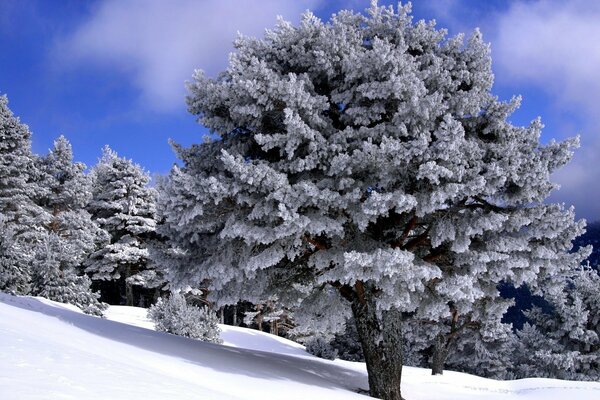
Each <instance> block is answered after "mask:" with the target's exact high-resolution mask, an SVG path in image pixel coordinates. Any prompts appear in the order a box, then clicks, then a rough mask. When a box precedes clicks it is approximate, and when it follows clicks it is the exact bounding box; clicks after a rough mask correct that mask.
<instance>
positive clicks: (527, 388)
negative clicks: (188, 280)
mask: <svg viewBox="0 0 600 400" xmlns="http://www.w3.org/2000/svg"><path fill="white" fill-rule="evenodd" d="M107 317H108V319H100V318H97V317H92V316H88V315H85V314H82V313H81V312H80V311H79V310H78V309H76V308H75V307H73V306H69V305H64V304H59V303H55V302H52V301H49V300H45V299H42V298H32V297H15V296H10V295H6V294H0V398H2V399H15V400H25V399H39V400H41V399H90V400H93V399H109V398H110V399H132V398H143V399H149V400H152V399H157V400H158V399H161V400H165V399H178V400H179V399H219V400H221V399H222V400H230V399H237V400H239V399H244V400H253V399H256V400H258V399H265V398H269V399H277V398H286V399H303V400H304V399H353V398H363V399H365V398H368V397H367V396H365V395H362V394H360V393H358V392H359V391H361V390H365V389H366V388H367V374H366V370H365V367H364V364H362V363H351V362H345V361H340V360H336V361H326V360H321V359H318V358H315V357H313V356H311V355H309V354H308V353H306V352H305V351H304V349H303V347H302V346H301V345H299V344H297V343H294V342H291V341H288V340H285V339H283V338H279V337H276V336H272V335H269V334H266V333H262V332H257V331H252V330H248V329H243V328H235V327H227V326H223V327H222V328H223V334H222V337H223V339H224V345H215V344H210V343H204V342H200V341H196V340H192V339H187V338H182V337H177V336H173V335H169V334H165V333H159V332H155V331H153V330H151V328H152V324H151V323H150V322H149V321H148V320H147V319H146V317H145V310H144V309H139V308H135V307H111V308H110V309H109V310H108V313H107ZM119 321H120V322H119ZM404 371H405V373H404V377H403V394H404V396H405V397H406V398H407V399H409V400H433V399H436V400H457V399H461V400H464V399H475V398H476V399H485V400H492V399H516V398H518V399H520V400H523V399H524V400H534V399H544V400H551V399H564V398H569V397H570V398H577V399H580V400H592V399H597V398H600V384H598V383H590V382H570V381H558V380H551V379H524V380H520V381H506V382H501V381H494V380H490V379H484V378H479V377H474V376H470V375H466V374H461V373H455V372H446V373H445V374H444V375H443V376H431V375H430V372H429V371H428V370H424V369H418V368H410V367H406V368H405V370H404Z"/></svg>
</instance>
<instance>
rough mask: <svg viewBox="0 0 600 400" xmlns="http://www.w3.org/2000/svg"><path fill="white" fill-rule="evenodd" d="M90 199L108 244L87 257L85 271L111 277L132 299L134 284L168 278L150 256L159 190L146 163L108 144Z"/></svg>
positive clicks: (130, 301)
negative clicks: (156, 196)
mask: <svg viewBox="0 0 600 400" xmlns="http://www.w3.org/2000/svg"><path fill="white" fill-rule="evenodd" d="M91 174H92V178H93V189H92V200H91V201H90V203H89V205H88V210H89V212H90V213H91V214H92V218H93V220H94V221H96V222H97V223H98V225H99V226H100V227H101V228H102V229H104V230H105V231H106V232H108V234H109V236H110V244H108V245H107V246H104V247H103V248H102V249H100V250H98V251H96V252H95V253H94V254H92V256H91V257H90V258H89V259H88V261H87V263H86V265H87V268H86V271H87V273H88V274H90V275H91V277H92V279H93V280H100V281H112V282H114V284H115V285H117V287H118V293H119V295H120V299H110V300H112V301H113V302H115V301H118V302H122V299H123V298H124V299H125V301H124V303H125V304H127V305H134V301H135V299H134V291H133V286H134V285H136V284H141V285H146V286H148V287H156V286H159V285H160V284H164V279H163V277H162V275H161V272H160V271H158V270H156V269H155V268H154V266H153V264H152V263H151V261H150V259H149V254H148V247H147V245H148V242H149V241H151V240H152V239H153V238H154V235H155V230H156V220H155V190H154V189H153V188H150V187H148V183H149V181H150V177H149V175H148V173H147V172H145V171H144V170H143V169H142V167H140V166H139V165H137V164H134V163H133V162H132V161H131V160H128V159H125V158H122V157H119V156H118V155H117V154H116V153H115V152H114V151H112V150H111V149H110V148H109V147H108V146H106V147H105V148H104V150H103V154H102V158H101V159H100V162H99V163H98V164H97V165H96V166H95V167H94V168H93V170H92V172H91ZM150 271H153V272H150Z"/></svg>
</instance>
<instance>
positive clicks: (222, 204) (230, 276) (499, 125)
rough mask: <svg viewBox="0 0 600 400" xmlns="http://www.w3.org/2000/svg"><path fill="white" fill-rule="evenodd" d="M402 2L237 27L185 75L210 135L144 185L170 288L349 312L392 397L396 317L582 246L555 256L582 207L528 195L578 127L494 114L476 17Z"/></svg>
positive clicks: (565, 264)
mask: <svg viewBox="0 0 600 400" xmlns="http://www.w3.org/2000/svg"><path fill="white" fill-rule="evenodd" d="M409 11H410V7H409V6H406V7H399V8H398V9H397V10H395V9H394V8H393V7H377V5H376V4H373V5H372V7H371V8H370V9H369V10H368V12H367V13H366V15H363V14H358V13H354V12H349V11H342V12H340V13H338V14H337V15H335V16H333V17H332V19H331V20H330V21H329V22H323V21H321V20H319V19H318V18H316V17H315V16H314V15H312V14H311V13H307V14H305V15H304V17H303V18H302V21H301V23H300V24H299V25H298V26H293V25H292V24H290V23H288V22H285V21H280V22H279V23H278V25H277V26H276V27H275V28H274V29H272V30H269V31H267V33H266V34H265V37H264V38H263V39H255V38H248V37H240V38H239V39H238V40H237V41H236V43H235V47H236V50H237V51H236V52H235V53H234V54H233V55H232V56H231V58H230V62H229V66H228V68H227V70H226V71H225V72H223V73H222V74H221V75H219V77H218V78H216V79H210V78H208V77H206V76H205V75H204V74H203V73H202V72H198V73H197V74H196V75H195V76H194V81H193V83H191V84H190V86H189V90H190V94H189V97H188V106H189V110H190V112H192V113H193V114H195V115H197V116H198V120H199V122H200V123H201V124H203V125H204V126H206V127H207V128H209V129H210V130H211V131H212V132H213V133H214V134H216V135H218V136H219V139H218V140H215V141H212V142H211V141H207V142H205V143H202V144H197V145H194V146H191V147H190V148H187V149H184V148H182V147H180V146H175V149H176V151H177V154H178V155H179V157H180V158H181V159H182V161H183V166H181V167H179V166H175V167H174V168H173V169H172V171H171V173H170V176H169V180H168V182H167V183H166V184H164V185H162V189H161V190H162V193H161V195H160V200H159V201H160V213H161V215H162V217H163V218H164V221H165V223H164V226H163V228H161V232H162V233H163V234H164V235H165V236H166V237H168V238H169V240H170V241H171V243H172V244H173V246H174V247H175V248H177V249H178V253H179V255H180V256H179V263H178V265H174V266H173V268H172V273H173V279H174V280H175V283H176V284H179V285H191V286H200V285H201V284H206V283H208V285H209V290H210V296H211V299H212V300H215V301H217V302H232V301H236V300H238V299H240V298H241V299H246V300H249V301H253V302H256V300H260V299H262V298H267V297H268V296H269V295H277V298H278V299H279V301H280V302H281V303H282V304H283V305H290V306H296V307H297V308H298V309H301V310H303V311H305V312H307V313H309V312H311V311H315V314H316V313H317V312H321V311H323V310H325V309H326V308H321V307H320V305H322V304H325V303H327V302H330V304H329V305H330V307H328V308H329V309H328V312H329V315H328V319H329V320H334V321H335V320H336V319H338V318H343V317H346V316H347V315H348V312H347V310H351V312H352V315H353V316H354V320H355V323H356V327H357V331H358V334H359V337H360V338H361V343H362V346H363V352H364V355H365V359H366V363H367V368H368V370H369V384H370V387H371V395H373V396H375V397H382V398H384V399H399V398H401V396H400V374H401V360H402V357H401V347H402V344H401V336H402V322H401V319H402V318H401V314H402V313H407V312H408V313H413V315H414V316H415V317H416V318H418V319H425V320H433V321H439V320H443V319H453V318H456V317H458V318H460V317H462V316H467V315H468V314H469V313H472V312H474V306H475V305H476V304H477V303H478V302H479V301H480V300H482V299H485V298H490V299H494V298H497V297H498V290H497V285H498V283H499V282H501V281H505V282H508V283H511V284H513V285H515V286H519V285H522V284H524V283H527V284H529V285H530V286H531V287H533V288H536V287H538V286H539V285H541V284H545V282H548V281H549V280H551V279H552V277H554V276H556V275H557V274H559V273H560V271H561V270H566V269H569V268H572V267H573V266H574V265H578V264H579V262H580V261H581V260H582V259H583V258H584V257H585V256H586V254H585V253H586V250H582V251H579V252H574V253H570V252H569V250H570V249H571V247H572V245H571V242H572V240H573V238H574V237H576V236H577V235H579V234H580V233H581V232H582V230H583V226H584V222H583V221H580V222H575V221H574V211H573V210H572V209H568V210H566V209H564V208H563V206H561V205H557V204H545V203H544V200H545V199H546V197H547V196H548V195H549V193H550V191H551V190H552V189H554V188H555V187H556V185H554V184H552V183H551V182H550V175H551V173H552V172H553V171H555V170H556V169H557V168H559V167H561V166H563V165H564V164H565V163H567V162H568V161H569V160H570V158H571V156H572V149H573V148H574V147H576V146H577V145H578V141H577V140H576V139H569V140H566V141H564V142H560V143H557V142H554V141H552V142H550V143H548V144H546V145H542V144H540V142H539V137H540V133H541V129H542V124H541V122H540V121H539V120H535V121H533V122H532V123H531V124H530V125H528V126H525V127H520V126H514V125H512V124H511V123H510V122H509V121H508V117H509V116H510V115H511V113H512V112H513V111H514V110H515V109H516V108H517V107H518V105H519V99H514V100H512V101H510V102H508V103H504V102H501V101H499V100H498V99H497V98H496V97H495V96H493V95H492V94H491V92H490V90H491V87H492V82H493V74H492V70H491V58H490V49H489V46H488V44H486V43H485V42H484V41H483V39H482V35H481V33H480V32H479V31H476V32H475V33H474V34H473V35H472V36H471V37H470V38H469V39H468V40H467V41H464V40H463V36H462V35H459V36H457V37H454V38H447V37H446V31H445V30H438V29H437V28H436V27H435V25H434V24H433V23H426V22H423V21H420V22H417V23H413V21H412V19H411V16H410V14H409ZM333 296H337V300H333V301H330V299H331V298H332V297H333ZM321 297H322V298H326V299H327V300H320V299H319V298H321ZM338 305H339V306H338ZM313 306H316V307H313ZM295 309H296V308H295ZM295 309H294V310H295ZM339 326H343V323H341V324H339Z"/></svg>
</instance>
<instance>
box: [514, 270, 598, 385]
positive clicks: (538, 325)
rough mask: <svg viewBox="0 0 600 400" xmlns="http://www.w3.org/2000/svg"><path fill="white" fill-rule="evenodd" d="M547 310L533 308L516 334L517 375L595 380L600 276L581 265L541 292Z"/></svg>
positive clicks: (596, 378)
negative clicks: (527, 321) (517, 339)
mask: <svg viewBox="0 0 600 400" xmlns="http://www.w3.org/2000/svg"><path fill="white" fill-rule="evenodd" d="M543 295H544V299H545V300H546V301H547V302H548V303H549V304H550V305H551V310H550V311H545V310H543V309H542V308H540V307H533V308H532V309H531V310H529V311H527V312H525V314H526V317H527V318H528V320H529V321H530V323H526V324H525V325H524V326H523V328H522V329H521V330H519V331H518V332H517V335H518V338H519V341H518V350H517V352H516V357H517V362H516V365H517V368H516V375H517V376H518V377H530V376H538V377H548V378H558V379H575V380H592V381H596V380H598V379H600V275H599V274H598V271H596V270H595V269H592V268H589V267H584V268H581V269H580V270H577V271H574V272H573V274H572V275H571V276H569V277H568V278H567V279H566V281H565V282H564V284H563V285H562V286H561V287H559V288H557V287H556V285H549V286H548V287H547V288H546V290H545V292H544V293H543Z"/></svg>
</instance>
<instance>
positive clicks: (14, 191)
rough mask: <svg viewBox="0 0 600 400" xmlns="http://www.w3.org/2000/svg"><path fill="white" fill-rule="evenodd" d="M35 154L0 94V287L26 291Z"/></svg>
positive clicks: (34, 219)
mask: <svg viewBox="0 0 600 400" xmlns="http://www.w3.org/2000/svg"><path fill="white" fill-rule="evenodd" d="M34 159H35V157H34V156H33V154H32V153H31V132H29V128H28V127H27V125H25V124H22V123H21V122H20V121H19V119H18V118H17V117H15V116H14V115H13V113H12V111H11V110H10V109H9V108H8V99H7V98H6V96H0V217H1V218H2V221H0V234H1V235H2V236H1V237H0V290H2V291H9V292H13V293H18V294H27V293H28V291H29V280H30V278H31V276H30V268H29V267H30V263H31V260H32V253H33V252H32V249H33V248H34V247H35V246H36V245H37V244H38V243H39V242H40V239H39V237H38V235H39V233H40V232H41V231H42V229H41V226H40V225H41V222H43V221H41V220H42V217H41V216H42V210H41V209H40V208H39V207H38V206H37V205H36V204H35V203H34V202H33V200H32V199H33V198H34V197H35V195H36V192H37V190H39V186H37V185H36V184H35V180H36V178H37V176H36V169H35V162H34Z"/></svg>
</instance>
